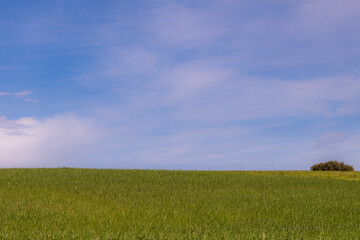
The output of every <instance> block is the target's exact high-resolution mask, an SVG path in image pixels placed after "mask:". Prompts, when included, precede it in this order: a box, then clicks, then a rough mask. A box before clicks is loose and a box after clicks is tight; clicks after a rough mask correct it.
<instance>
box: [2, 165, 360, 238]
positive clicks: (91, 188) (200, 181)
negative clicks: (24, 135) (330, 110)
mask: <svg viewBox="0 0 360 240" xmlns="http://www.w3.org/2000/svg"><path fill="white" fill-rule="evenodd" d="M0 219H1V221H0V239H359V238H360V173H359V172H330V173H329V172H327V173H325V172H301V171H300V172H298V171H296V172H281V171H279V172H242V171H239V172H235V171H234V172H231V171H229V172H220V171H219V172H215V171H157V170H156V171H151V170H95V169H66V168H64V169H2V170H0Z"/></svg>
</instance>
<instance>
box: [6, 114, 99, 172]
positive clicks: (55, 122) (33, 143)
mask: <svg viewBox="0 0 360 240" xmlns="http://www.w3.org/2000/svg"><path fill="white" fill-rule="evenodd" d="M100 136H101V133H100V131H99V129H98V128H97V127H96V125H95V124H94V122H93V121H91V120H89V119H81V118H78V117H75V116H73V115H69V114H67V115H59V116H56V117H53V118H48V119H44V120H37V119H35V118H32V117H27V118H21V119H16V120H8V119H6V118H5V117H1V118H0V167H61V166H76V165H77V164H79V162H78V161H80V160H81V159H78V157H80V156H82V157H86V156H87V155H89V154H88V153H87V152H88V151H91V144H93V143H94V142H96V141H97V140H98V138H100ZM84 160H86V159H84Z"/></svg>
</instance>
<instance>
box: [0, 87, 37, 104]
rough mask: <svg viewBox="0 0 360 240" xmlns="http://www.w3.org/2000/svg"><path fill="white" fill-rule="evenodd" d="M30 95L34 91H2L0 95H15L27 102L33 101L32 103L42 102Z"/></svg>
mask: <svg viewBox="0 0 360 240" xmlns="http://www.w3.org/2000/svg"><path fill="white" fill-rule="evenodd" d="M29 95H32V92H31V91H29V90H26V91H22V92H0V96H15V97H17V98H20V99H22V100H24V101H25V102H32V103H38V102H40V101H39V100H37V99H33V98H30V97H29Z"/></svg>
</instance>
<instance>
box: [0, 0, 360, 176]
mask: <svg viewBox="0 0 360 240" xmlns="http://www.w3.org/2000/svg"><path fill="white" fill-rule="evenodd" d="M0 32H1V34H0V167H63V166H66V167H90V168H146V169H148V168H150V169H154V168H156V169H212V170H214V169H218V170H223V169H229V170H235V169H239V170H250V169H252V170H301V169H309V167H310V166H311V165H312V164H315V163H317V162H320V161H328V160H339V161H345V163H348V164H351V165H354V166H355V169H359V168H360V1H359V0H342V1H339V0H291V1H290V0H278V1H269V0H261V1H253V0H219V1H217V0H181V1H180V0H179V1H172V0H166V1H162V0H154V1H150V0H143V1H141V0H123V1H112V0H108V1H100V0H92V1H89V0H86V1H85V0H77V1H73V0H54V1H45V0H2V1H1V4H0Z"/></svg>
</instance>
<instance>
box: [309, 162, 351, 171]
mask: <svg viewBox="0 0 360 240" xmlns="http://www.w3.org/2000/svg"><path fill="white" fill-rule="evenodd" d="M310 170H311V171H354V167H353V166H350V165H346V164H344V163H343V162H338V161H328V162H325V163H318V164H315V165H313V166H312V167H311V168H310Z"/></svg>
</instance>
